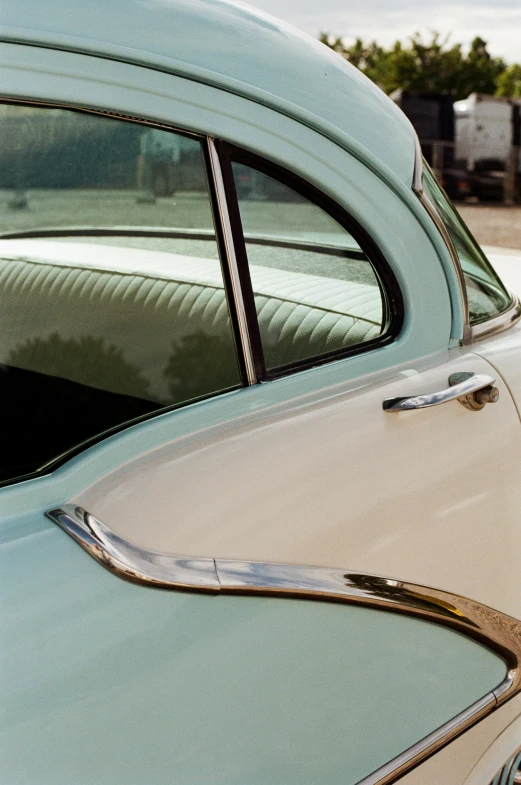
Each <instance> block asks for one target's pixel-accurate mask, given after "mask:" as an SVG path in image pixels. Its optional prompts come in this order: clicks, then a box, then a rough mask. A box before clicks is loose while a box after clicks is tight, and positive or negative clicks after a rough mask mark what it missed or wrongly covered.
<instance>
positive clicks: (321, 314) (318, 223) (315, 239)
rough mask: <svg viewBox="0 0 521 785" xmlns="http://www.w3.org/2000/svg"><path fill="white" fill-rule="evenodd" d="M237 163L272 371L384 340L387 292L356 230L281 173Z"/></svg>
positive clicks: (261, 326)
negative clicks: (285, 178)
mask: <svg viewBox="0 0 521 785" xmlns="http://www.w3.org/2000/svg"><path fill="white" fill-rule="evenodd" d="M232 168H233V176H234V181H235V187H236V192H237V196H238V202H239V211H240V219H241V223H242V229H243V233H244V239H245V245H246V252H247V257H248V264H249V271H250V276H251V282H252V288H253V294H254V300H255V309H256V313H257V319H258V325H259V331H260V338H261V343H262V349H263V354H264V360H265V364H266V370H267V373H268V375H269V373H270V372H275V373H276V372H277V371H278V370H280V369H282V368H284V367H287V366H293V365H296V364H297V365H298V364H302V363H305V364H306V363H308V364H309V362H310V361H312V360H313V359H319V358H325V357H329V356H335V355H336V354H337V353H340V352H345V351H346V350H356V349H358V348H362V347H364V346H367V345H370V344H372V343H374V342H375V341H378V340H379V339H381V338H382V336H383V335H384V334H385V333H386V332H387V331H388V326H389V314H388V306H387V301H386V296H385V293H384V289H383V287H382V284H381V280H380V277H379V275H378V273H377V272H376V270H375V267H374V266H373V264H372V262H371V260H370V259H369V257H368V255H367V253H366V252H365V251H364V250H362V248H361V246H360V244H359V243H358V242H357V240H356V239H355V237H354V236H353V234H352V233H351V232H350V231H349V230H348V229H347V228H346V227H345V226H344V225H343V224H342V223H340V222H339V220H337V219H336V218H334V217H332V216H331V215H330V214H329V213H328V212H327V210H325V209H324V208H323V207H322V206H319V205H318V204H317V203H316V202H315V201H314V200H313V198H312V197H310V196H308V195H307V194H306V195H302V193H301V192H299V190H297V189H296V188H295V187H293V184H291V185H290V184H288V182H285V181H284V179H283V176H280V177H279V176H273V175H272V173H271V172H270V174H267V173H266V172H264V171H261V170H259V169H258V168H254V167H253V166H250V165H247V164H246V163H244V162H238V161H234V162H233V163H232Z"/></svg>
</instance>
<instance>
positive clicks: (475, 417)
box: [72, 350, 521, 616]
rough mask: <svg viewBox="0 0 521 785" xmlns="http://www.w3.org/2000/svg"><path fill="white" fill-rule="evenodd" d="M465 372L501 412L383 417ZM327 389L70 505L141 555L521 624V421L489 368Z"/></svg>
mask: <svg viewBox="0 0 521 785" xmlns="http://www.w3.org/2000/svg"><path fill="white" fill-rule="evenodd" d="M456 371H473V372H474V373H489V374H492V375H494V376H496V378H497V386H498V388H499V390H500V400H499V402H498V403H497V404H495V405H488V406H486V407H485V409H483V410H482V411H479V412H471V411H469V410H467V409H465V408H464V407H463V406H462V405H461V404H460V403H459V402H457V401H453V402H451V403H447V404H444V405H441V406H437V407H434V408H432V409H427V410H418V411H408V412H402V413H399V414H388V413H384V412H383V411H382V401H383V399H384V398H387V397H391V396H396V395H415V394H420V393H426V392H434V391H436V390H440V389H442V388H444V387H446V386H447V380H448V377H449V375H450V374H451V373H454V372H456ZM272 384H276V382H272ZM261 391H262V388H261ZM327 392H328V393H329V395H327V394H324V395H322V396H321V398H320V400H319V401H317V400H316V399H315V400H313V399H308V400H306V399H302V398H300V399H296V400H293V401H291V402H289V403H287V404H284V405H281V406H279V407H276V408H275V409H273V408H272V409H268V410H265V411H260V412H258V413H257V414H254V415H251V416H248V417H243V418H241V419H240V420H236V421H234V422H230V423H228V424H226V425H223V426H219V427H214V428H212V429H211V430H210V429H208V430H202V431H201V432H199V433H197V434H194V435H191V436H189V437H186V438H184V439H180V440H177V441H173V442H170V443H169V444H167V445H165V446H164V447H161V448H158V449H156V450H153V451H151V452H149V453H148V454H146V455H144V456H142V457H140V458H137V459H135V460H132V461H129V462H128V463H127V464H126V465H124V466H122V467H121V468H119V469H117V470H115V471H113V472H112V473H110V474H109V475H107V476H106V477H105V478H103V479H102V480H100V481H99V482H96V483H94V484H93V485H91V487H89V488H87V489H86V490H85V491H84V492H82V493H80V494H78V495H77V496H75V497H74V499H73V500H72V501H74V502H77V503H78V504H80V505H81V506H82V507H84V508H86V509H87V510H89V511H90V512H91V513H92V514H94V515H95V516H96V517H97V518H99V519H100V520H101V521H103V522H104V523H105V524H106V525H107V526H109V527H110V528H111V529H113V530H115V531H116V532H117V533H118V534H120V535H122V536H123V537H125V538H127V539H128V540H130V541H131V542H134V543H136V544H138V545H141V546H143V547H145V548H150V549H153V550H159V551H166V552H169V553H174V554H179V555H183V556H191V555H193V556H205V557H215V558H217V557H221V558H228V559H229V558H232V559H233V558H236V559H245V560H251V561H268V562H270V561H271V562H289V563H298V564H315V565H319V566H327V567H332V566H334V567H339V568H348V569H353V570H358V571H362V572H369V573H375V574H379V575H388V576H394V577H397V578H399V579H402V580H407V581H413V582H418V583H422V584H424V585H430V586H439V587H443V588H444V589H448V590H450V591H453V592H456V593H459V594H462V595H466V596H469V597H472V598H473V599H476V600H478V601H481V602H484V603H486V604H488V605H491V606H493V607H495V608H498V609H500V610H502V611H504V612H506V613H509V614H511V615H514V616H520V615H521V594H520V592H519V580H518V578H519V575H518V568H519V553H520V552H521V529H520V527H519V510H520V509H521V483H520V482H519V470H520V467H521V438H520V437H521V424H520V421H519V417H518V413H517V411H516V407H515V406H514V403H513V401H512V399H511V397H510V394H509V391H508V388H507V387H506V385H505V384H504V383H503V382H502V380H501V379H500V378H499V377H498V374H497V373H496V371H495V370H494V368H492V367H491V365H489V363H488V362H486V361H485V360H483V359H481V358H480V357H478V356H477V355H476V354H475V353H473V352H470V351H465V350H454V351H453V352H450V353H445V354H444V355H442V356H439V355H438V356H434V357H433V358H432V359H431V361H430V362H426V363H425V365H423V366H417V367H416V368H415V369H404V370H403V371H402V373H401V374H396V375H395V376H393V377H391V378H389V377H388V376H387V377H384V376H380V377H376V376H373V377H365V378H362V379H360V380H358V382H357V383H348V384H346V385H345V386H344V385H338V386H336V387H335V388H333V389H330V390H329V391H327ZM244 394H246V395H248V394H249V395H251V396H252V407H254V396H255V395H256V391H255V390H250V391H246V392H245V393H244Z"/></svg>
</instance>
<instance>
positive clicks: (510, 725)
mask: <svg viewBox="0 0 521 785" xmlns="http://www.w3.org/2000/svg"><path fill="white" fill-rule="evenodd" d="M520 739H521V695H518V696H517V697H516V698H514V699H513V700H511V701H510V702H509V703H507V704H505V705H504V706H502V707H501V708H500V709H498V711H496V712H494V714H491V715H490V716H488V717H485V719H484V720H482V721H481V722H480V723H478V725H475V726H474V727H473V728H471V729H470V730H469V731H467V732H466V733H465V734H464V735H463V736H460V737H459V738H458V739H456V740H455V741H453V742H452V743H451V744H449V745H448V746H447V747H445V748H444V749H442V750H440V752H438V753H436V755H433V756H432V758H429V760H427V761H425V762H424V763H423V764H422V765H421V766H419V767H418V768H417V769H414V771H411V772H410V773H409V774H406V775H405V776H404V777H401V778H400V780H399V783H400V785H431V783H438V782H443V785H489V783H490V782H492V779H493V778H494V777H495V775H496V774H497V772H498V771H500V769H501V767H502V766H503V764H504V763H505V761H506V760H508V758H510V756H511V755H512V753H513V751H514V750H515V749H517V747H518V745H519V740H520Z"/></svg>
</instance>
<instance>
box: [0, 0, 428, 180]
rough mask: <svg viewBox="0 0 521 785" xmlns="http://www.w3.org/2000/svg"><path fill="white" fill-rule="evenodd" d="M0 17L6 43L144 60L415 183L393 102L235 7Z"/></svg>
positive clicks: (15, 7) (296, 36)
mask: <svg viewBox="0 0 521 785" xmlns="http://www.w3.org/2000/svg"><path fill="white" fill-rule="evenodd" d="M1 21H2V26H1V28H0V36H1V38H2V39H3V40H7V41H9V40H11V41H18V42H22V43H31V44H35V43H37V44H40V45H43V46H51V47H56V48H59V49H65V50H69V51H76V52H85V53H91V54H100V55H103V56H105V57H112V58H114V59H116V60H122V61H127V62H134V63H139V64H145V65H148V66H150V67H154V68H159V69H163V70H165V71H168V72H170V73H175V74H179V75H183V76H187V77H189V78H191V79H196V80H199V81H203V82H205V83H208V84H214V85H216V86H218V87H220V88H223V89H225V90H228V91H230V92H233V93H236V94H238V95H243V96H246V97H248V98H250V99H252V100H255V101H258V102H260V103H262V104H264V105H266V106H271V107H273V108H276V109H277V110H279V111H282V112H284V113H285V114H288V115H289V116H292V117H298V118H300V119H301V120H302V121H304V122H306V123H308V124H310V125H312V126H314V127H316V128H319V129H322V131H323V132H326V133H327V131H328V130H329V129H335V128H336V129H339V130H340V131H343V132H344V133H347V134H349V136H350V137H351V138H352V139H353V140H356V141H358V142H359V143H360V144H361V146H362V147H365V148H367V149H368V150H369V151H370V152H371V153H372V154H373V155H374V156H375V158H376V159H377V160H378V161H380V165H381V166H383V167H385V168H388V169H389V170H390V171H391V172H393V173H394V174H395V175H396V176H397V177H398V178H400V179H401V180H402V181H403V182H406V183H407V185H410V183H411V181H412V172H413V150H414V142H413V131H412V127H411V125H410V124H409V121H408V120H407V119H406V118H405V116H404V115H403V114H402V113H401V111H400V110H399V109H398V108H397V107H396V106H395V104H394V103H393V102H392V101H391V100H390V99H388V98H387V97H386V96H385V95H384V93H383V92H382V91H381V90H380V89H379V88H377V87H376V86H375V85H374V84H373V83H372V82H370V81H369V80H368V79H367V78H366V77H364V76H363V74H361V72H360V71H358V70H357V69H356V68H354V67H353V66H351V65H350V64H349V63H347V62H346V61H345V60H344V59H343V58H341V57H340V56H339V55H337V54H336V53H334V52H332V51H331V50H330V49H328V48H327V47H325V46H323V45H322V44H320V43H319V42H318V41H316V40H315V39H313V38H312V37H311V36H308V35H306V34H304V33H301V32H300V31H298V30H296V29H295V28H292V27H290V26H289V25H287V24H285V23H283V22H280V21H278V20H276V19H274V18H273V17H270V16H268V15H266V14H263V13H262V12H259V11H256V10H254V9H252V8H248V7H247V6H245V5H243V4H242V3H234V2H229V1H228V0H107V2H104V3H103V12H101V7H94V6H93V5H92V3H85V2H84V0H55V2H53V3H52V4H50V3H42V2H40V0H28V1H27V2H25V3H23V4H21V3H20V2H18V0H4V2H3V3H2V20H1ZM389 139H392V140H393V143H392V144H389Z"/></svg>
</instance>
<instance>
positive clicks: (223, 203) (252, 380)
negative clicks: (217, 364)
mask: <svg viewBox="0 0 521 785" xmlns="http://www.w3.org/2000/svg"><path fill="white" fill-rule="evenodd" d="M206 142H207V145H208V154H209V158H210V166H211V176H212V179H213V187H214V192H215V195H216V200H217V210H218V213H219V221H220V225H221V233H222V237H223V239H224V250H225V254H226V264H227V265H228V272H229V277H230V281H231V285H232V294H233V301H234V305H235V311H236V314H237V323H238V328H239V341H240V348H241V350H242V355H243V359H244V365H245V369H246V378H247V381H248V384H249V385H251V384H256V382H257V381H258V379H257V373H256V371H255V362H254V359H253V349H252V344H251V340H250V333H249V329H248V319H247V316H246V307H245V305H244V298H243V295H242V287H241V281H240V277H239V268H238V264H237V254H236V253H235V243H234V240H233V232H232V225H231V220H230V213H229V210H228V201H227V199H226V189H225V186H224V179H223V174H222V170H221V161H220V159H219V154H218V152H217V149H216V147H215V141H214V140H213V139H212V137H210V136H208V137H207V138H206Z"/></svg>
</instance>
